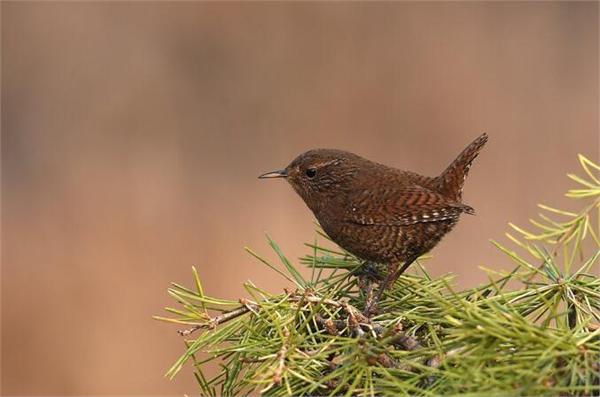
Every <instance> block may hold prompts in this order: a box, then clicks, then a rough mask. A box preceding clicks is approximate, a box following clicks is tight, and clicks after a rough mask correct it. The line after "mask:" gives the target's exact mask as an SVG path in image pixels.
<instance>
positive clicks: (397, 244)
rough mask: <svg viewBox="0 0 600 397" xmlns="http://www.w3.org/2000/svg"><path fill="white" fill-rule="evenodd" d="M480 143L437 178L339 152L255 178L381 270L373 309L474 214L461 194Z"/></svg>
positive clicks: (313, 154) (315, 153)
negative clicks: (274, 183)
mask: <svg viewBox="0 0 600 397" xmlns="http://www.w3.org/2000/svg"><path fill="white" fill-rule="evenodd" d="M487 139H488V137H487V135H486V134H483V135H481V136H480V137H478V138H477V139H475V140H474V141H473V142H472V143H471V144H470V145H469V146H467V148H466V149H465V150H463V151H462V153H460V154H459V155H458V157H457V158H456V160H454V161H453V162H452V163H451V164H450V165H449V166H448V168H446V170H445V171H444V172H442V174H441V175H440V176H437V177H426V176H421V175H419V174H416V173H414V172H409V171H401V170H399V169H396V168H392V167H388V166H385V165H383V164H378V163H375V162H373V161H370V160H367V159H364V158H362V157H360V156H357V155H356V154H354V153H350V152H345V151H342V150H335V149H314V150H309V151H307V152H305V153H302V154H301V155H299V156H298V157H296V158H295V159H294V161H292V162H291V163H290V165H288V166H287V167H285V168H284V169H282V170H279V171H273V172H268V173H266V174H263V175H261V176H259V178H261V179H262V178H285V179H286V180H287V181H288V182H289V183H290V184H291V185H292V187H293V188H294V190H295V191H296V192H297V193H298V194H299V195H300V197H302V199H303V200H304V202H305V203H306V205H307V206H308V207H309V208H310V209H311V210H312V212H313V213H314V215H315V217H316V218H317V220H318V221H319V223H320V225H321V227H322V228H323V230H324V231H325V233H327V235H328V236H329V237H331V239H332V240H333V241H335V242H336V243H337V244H338V245H339V246H341V247H342V248H344V249H345V250H347V251H348V252H351V253H352V254H354V255H356V256H357V257H359V258H361V259H364V260H367V261H372V262H376V263H384V264H388V266H389V272H388V276H387V277H386V279H385V280H384V282H383V284H381V286H380V289H379V293H378V295H377V298H376V301H379V299H380V298H381V295H382V294H383V291H384V290H385V289H386V288H387V287H389V286H391V285H393V283H394V282H395V281H396V280H397V279H398V277H399V276H400V275H401V274H402V273H403V272H404V271H405V270H406V268H407V267H408V266H409V265H410V264H411V263H412V262H414V261H415V260H416V259H417V258H418V257H419V256H421V255H423V254H425V253H426V252H428V251H429V250H431V249H432V248H433V247H434V246H435V245H436V244H437V243H438V242H439V241H440V240H441V238H442V237H443V236H444V235H445V234H446V233H448V232H449V231H450V230H451V229H452V228H453V227H454V225H456V223H457V222H458V218H459V217H460V215H461V214H462V213H467V214H474V210H473V208H471V207H469V206H468V205H465V204H463V203H462V202H461V198H462V189H463V184H464V181H465V178H466V177H467V173H468V172H469V168H470V166H471V163H472V162H473V160H474V159H475V157H477V155H478V154H479V151H480V150H481V148H482V147H483V145H484V144H485V143H486V142H487ZM400 264H402V266H400Z"/></svg>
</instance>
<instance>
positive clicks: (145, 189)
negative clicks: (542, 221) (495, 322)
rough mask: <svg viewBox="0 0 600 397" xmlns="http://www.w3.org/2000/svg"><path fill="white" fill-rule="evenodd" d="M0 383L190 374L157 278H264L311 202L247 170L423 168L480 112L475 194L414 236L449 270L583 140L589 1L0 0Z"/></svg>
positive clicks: (52, 390) (594, 60)
mask: <svg viewBox="0 0 600 397" xmlns="http://www.w3.org/2000/svg"><path fill="white" fill-rule="evenodd" d="M1 12H2V229H3V230H2V232H3V233H2V248H3V250H2V273H1V275H2V328H1V330H2V346H1V350H2V393H3V394H6V395H35V394H45V395H52V394H61V395H89V394H94V395H100V394H137V395H140V394H181V393H184V392H187V393H194V392H195V391H196V388H195V387H194V381H193V379H192V377H191V376H190V374H189V373H183V374H182V375H180V376H179V377H178V378H177V379H176V380H175V381H174V382H170V381H168V380H166V379H165V378H163V373H164V372H165V370H166V369H167V368H168V367H169V366H170V365H171V363H172V362H173V361H174V360H175V359H176V358H177V356H178V355H179V354H180V353H181V352H182V349H183V343H182V341H181V340H180V337H179V336H178V335H177V334H176V333H175V329H176V328H175V327H173V326H170V325H168V324H164V323H159V322H156V321H154V320H152V319H151V316H152V315H153V314H163V312H162V308H163V307H164V306H165V305H168V304H170V300H169V298H168V297H167V294H166V288H167V287H168V285H169V282H170V281H179V282H182V283H185V284H189V283H191V272H190V267H191V266H192V265H196V266H197V267H198V269H199V272H200V275H201V277H202V278H203V280H204V282H205V288H206V290H207V292H208V293H210V294H214V295H218V296H222V297H229V298H237V297H240V296H244V292H243V290H242V287H241V284H242V283H243V282H244V281H246V280H248V279H251V280H252V281H254V282H255V283H256V284H258V285H260V286H263V287H265V288H267V289H270V290H273V291H277V290H278V289H280V288H282V287H283V286H284V285H285V283H284V282H283V281H282V280H281V279H280V278H278V277H276V276H275V275H274V274H273V272H271V271H269V270H268V269H267V268H266V267H264V266H263V265H261V264H259V263H257V261H255V260H253V259H251V258H250V257H249V256H248V255H246V254H245V253H244V251H243V247H244V246H246V245H247V246H251V247H253V248H254V249H255V250H256V251H258V252H260V253H262V254H264V255H265V256H266V257H268V258H274V255H273V254H272V253H271V252H270V251H269V249H268V247H267V244H266V243H265V238H264V234H263V233H264V232H265V231H268V232H269V233H270V235H271V236H273V238H274V239H276V240H277V241H278V242H279V243H280V245H281V246H282V248H283V249H284V250H285V252H287V253H288V254H289V256H290V257H292V258H296V257H298V256H300V255H302V254H304V253H305V252H306V249H305V248H304V247H303V242H305V241H311V240H312V239H313V237H314V231H313V224H312V220H313V219H312V215H311V213H310V212H309V211H308V210H307V209H306V208H305V206H304V204H303V203H302V202H301V201H300V199H299V198H297V197H296V195H295V194H294V192H293V191H292V190H291V189H290V188H289V186H287V185H286V184H285V183H284V182H283V181H275V180H272V181H259V180H258V179H256V176H257V175H258V174H259V173H262V172H265V171H270V170H272V169H277V168H281V167H282V166H285V165H286V164H287V163H288V162H289V161H290V160H291V159H292V158H293V157H295V155H297V154H298V153H300V152H302V151H304V150H306V149H309V148H314V147H335V148H341V149H346V150H350V151H354V152H356V153H359V154H361V155H363V156H365V157H367V158H371V159H375V160H377V161H379V162H383V163H386V164H390V165H393V166H397V167H400V168H404V169H410V170H414V171H418V172H421V173H424V174H429V175H434V174H437V173H439V172H440V171H441V170H442V169H443V168H444V167H445V166H446V165H447V164H448V163H449V162H450V161H451V160H452V159H453V158H454V156H456V155H457V154H458V153H459V152H460V151H461V150H462V149H463V147H464V146H466V144H468V143H469V142H470V140H471V139H473V138H475V137H476V136H477V135H479V134H480V133H481V132H483V131H486V132H488V134H489V135H490V142H489V144H488V146H487V147H486V148H485V150H484V152H483V153H482V155H481V156H480V157H479V158H478V159H477V161H476V163H475V164H474V166H473V168H472V169H471V174H470V177H469V180H468V181H467V183H466V188H465V194H464V199H465V202H466V203H468V204H469V205H471V206H473V207H475V208H476V209H477V216H476V217H464V218H463V219H462V221H461V222H460V223H459V226H458V227H457V228H456V229H455V230H454V231H453V233H451V234H450V235H448V236H447V237H446V238H445V239H444V240H443V242H442V243H441V244H440V245H439V246H438V247H437V248H436V249H435V250H434V252H433V253H434V255H435V257H434V259H432V260H431V261H430V262H428V263H427V266H428V268H429V269H430V270H431V272H433V273H434V274H436V275H439V274H443V273H446V272H450V271H451V272H455V273H456V274H457V282H458V283H459V284H460V285H461V286H472V285H475V284H477V283H479V282H482V281H484V279H485V276H484V274H483V272H481V271H479V270H478V266H480V265H485V266H487V267H491V268H495V269H502V268H508V267H509V262H508V261H507V259H506V258H504V257H503V256H502V255H500V254H499V253H498V252H497V251H496V250H495V249H494V248H493V247H492V246H491V244H489V242H488V240H489V239H490V238H497V239H499V240H500V241H505V240H504V239H503V232H504V231H505V230H506V229H507V222H508V221H514V222H516V223H518V224H525V223H526V222H527V219H528V218H529V217H530V216H532V215H534V214H535V212H536V207H535V205H536V203H537V202H545V203H548V204H552V205H556V206H561V205H562V206H564V207H569V204H570V203H566V202H565V199H564V198H562V193H563V192H564V191H565V190H566V189H567V188H568V187H570V186H572V184H571V183H570V182H569V181H568V180H567V178H566V177H565V174H566V173H567V172H571V171H575V170H577V169H578V164H577V161H576V154H577V153H584V154H585V155H587V156H589V157H590V158H592V159H598V116H599V115H598V105H599V103H598V83H599V81H598V66H599V65H598V3H597V2H585V3H575V2H568V3H557V2H539V3H525V2H511V3H488V2H485V3H474V2H464V3H460V2H459V3H456V2H450V3H405V2H398V3H368V4H367V3H229V2H228V3H192V2H188V3H175V4H173V3H161V2H153V3H146V2H123V3H118V2H117V3H115V2H98V3H93V2H92V3H89V2H85V3H83V2H82V3H79V2H65V3H60V2H2V3H1Z"/></svg>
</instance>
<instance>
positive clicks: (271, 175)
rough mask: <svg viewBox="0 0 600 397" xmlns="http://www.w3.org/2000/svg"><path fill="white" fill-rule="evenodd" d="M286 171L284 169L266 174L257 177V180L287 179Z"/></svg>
mask: <svg viewBox="0 0 600 397" xmlns="http://www.w3.org/2000/svg"><path fill="white" fill-rule="evenodd" d="M287 176H288V175H287V171H286V170H285V169H283V170H278V171H271V172H267V173H266V174H262V175H261V176H259V177H258V179H267V178H285V177H287Z"/></svg>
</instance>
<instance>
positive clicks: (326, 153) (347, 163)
mask: <svg viewBox="0 0 600 397" xmlns="http://www.w3.org/2000/svg"><path fill="white" fill-rule="evenodd" d="M362 161H365V160H364V159H362V158H361V157H359V156H357V155H355V154H353V153H349V152H344V151H342V150H335V149H313V150H309V151H307V152H304V153H302V154H301V155H299V156H298V157H296V158H295V159H294V160H293V161H292V162H291V163H290V164H289V165H288V166H287V167H285V168H283V169H281V170H278V171H272V172H267V173H266V174H262V175H261V176H259V178H260V179H266V178H285V179H286V180H287V181H288V182H289V184H290V185H292V187H293V188H294V190H295V191H296V192H297V193H298V194H299V195H300V197H302V199H303V200H304V202H305V203H306V204H307V205H308V206H309V207H310V208H311V209H312V210H313V211H314V210H315V209H316V208H317V207H319V206H320V205H321V204H322V202H323V200H327V199H329V198H331V197H334V196H336V195H338V194H339V193H341V192H343V191H344V190H346V189H347V188H348V187H349V186H350V185H351V183H350V181H351V180H352V178H354V176H355V175H356V172H357V171H358V169H359V166H360V163H361V162H362Z"/></svg>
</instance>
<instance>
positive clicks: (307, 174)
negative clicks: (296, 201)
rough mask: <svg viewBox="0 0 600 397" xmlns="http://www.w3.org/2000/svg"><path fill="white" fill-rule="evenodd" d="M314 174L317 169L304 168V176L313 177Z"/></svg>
mask: <svg viewBox="0 0 600 397" xmlns="http://www.w3.org/2000/svg"><path fill="white" fill-rule="evenodd" d="M315 175H317V170H316V169H314V168H307V169H306V176H307V177H309V178H314V177H315Z"/></svg>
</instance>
